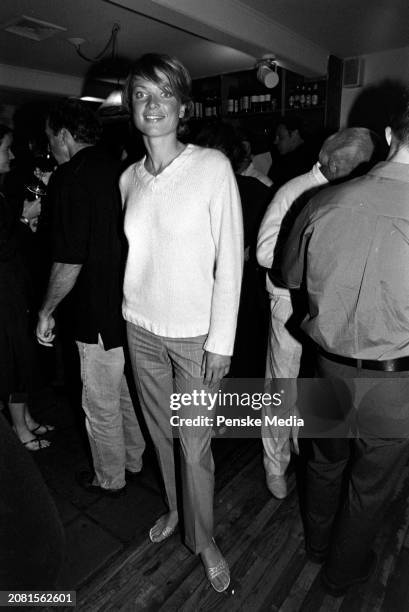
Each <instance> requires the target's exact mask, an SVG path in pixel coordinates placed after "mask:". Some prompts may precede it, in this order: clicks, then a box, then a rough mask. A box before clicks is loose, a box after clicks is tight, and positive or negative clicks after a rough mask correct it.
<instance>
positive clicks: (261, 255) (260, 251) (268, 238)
mask: <svg viewBox="0 0 409 612" xmlns="http://www.w3.org/2000/svg"><path fill="white" fill-rule="evenodd" d="M291 203H292V200H290V199H289V197H288V194H287V190H286V189H285V187H284V188H283V187H282V188H281V189H280V190H279V191H278V192H277V193H276V195H275V196H274V198H273V199H272V201H271V202H270V204H269V206H268V208H267V210H266V213H265V215H264V217H263V220H262V222H261V225H260V229H259V232H258V238H257V261H258V263H259V264H260V266H262V267H263V268H271V266H272V263H273V259H274V251H275V248H276V244H277V238H278V234H279V233H280V227H281V223H282V220H283V219H284V216H285V214H286V212H287V211H288V209H289V208H290V206H291Z"/></svg>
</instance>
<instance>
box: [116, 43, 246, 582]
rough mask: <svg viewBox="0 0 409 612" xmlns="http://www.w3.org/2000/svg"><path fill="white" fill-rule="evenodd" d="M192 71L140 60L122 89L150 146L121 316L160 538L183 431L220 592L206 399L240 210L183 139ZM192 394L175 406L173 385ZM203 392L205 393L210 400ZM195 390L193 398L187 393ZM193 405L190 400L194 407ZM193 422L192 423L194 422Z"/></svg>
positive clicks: (230, 179) (225, 336)
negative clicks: (152, 460) (155, 473)
mask: <svg viewBox="0 0 409 612" xmlns="http://www.w3.org/2000/svg"><path fill="white" fill-rule="evenodd" d="M190 86H191V79H190V76H189V73H188V72H187V70H186V69H185V67H184V66H183V65H182V64H181V63H180V62H179V61H178V60H176V59H175V58H171V57H169V56H166V55H157V54H148V55H144V56H142V57H141V58H140V59H139V60H138V61H137V62H136V64H135V66H134V67H133V70H132V71H131V74H130V76H129V77H128V81H127V84H126V86H125V92H124V97H125V100H126V103H127V104H128V107H129V109H130V111H131V113H132V116H133V121H134V123H135V126H136V127H137V129H138V130H140V132H141V133H142V136H143V139H144V143H145V147H146V151H147V154H146V156H145V157H144V158H143V159H142V160H141V161H139V162H137V163H136V164H133V165H132V166H130V167H129V168H128V169H127V170H126V171H125V172H124V174H123V175H122V177H121V181H120V188H121V193H122V199H123V204H124V208H125V233H126V236H127V239H128V243H129V252H128V259H127V264H126V271H125V283H124V301H123V314H124V317H125V319H126V321H127V330H128V340H129V348H130V354H131V360H132V366H133V371H134V375H135V380H136V384H137V388H138V393H139V399H140V402H141V405H142V409H143V412H144V416H145V419H146V422H147V425H148V427H149V430H150V433H151V436H152V440H153V442H154V444H155V447H156V451H157V455H158V460H159V465H160V468H161V471H162V476H163V480H164V484H165V489H166V495H167V503H168V507H169V512H168V513H166V514H165V515H163V516H161V517H160V518H159V519H158V520H157V521H156V523H155V525H154V526H153V527H152V529H151V530H150V533H149V536H150V539H151V540H152V542H162V541H163V540H165V539H166V538H168V537H169V536H171V535H172V534H173V532H174V531H175V529H176V526H177V523H178V507H177V498H176V484H175V463H174V454H173V439H172V436H177V437H179V438H180V448H181V451H182V452H181V475H182V497H183V518H184V526H185V542H186V544H187V546H188V547H189V548H190V549H191V550H192V551H193V552H195V553H196V554H200V555H201V558H202V561H203V564H204V566H205V570H206V575H207V577H208V579H209V581H210V583H211V584H212V586H213V588H214V589H215V590H216V591H219V592H221V591H224V590H226V589H227V588H228V586H229V582H230V575H229V568H228V565H227V562H226V561H225V559H224V558H223V556H222V554H221V552H220V550H219V549H218V547H217V546H216V544H215V542H214V539H213V489H214V464H213V458H212V453H211V448H210V442H211V432H212V418H213V416H214V414H213V413H214V411H210V410H209V408H210V406H209V405H207V404H206V402H203V401H199V395H198V394H200V392H201V391H205V392H212V391H213V392H214V391H215V390H217V389H218V386H219V383H220V381H221V379H222V378H223V376H225V375H226V374H227V372H228V370H229V366H230V358H231V355H232V352H233V344H234V336H235V329H236V319H237V311H238V305H239V297H240V285H241V275H242V257H243V229H242V217H241V206H240V199H239V195H238V190H237V185H236V181H235V178H234V175H233V172H232V169H231V166H230V163H229V161H228V160H227V158H226V157H225V156H224V155H223V154H222V153H220V152H219V151H214V150H211V149H203V148H201V147H197V146H194V145H191V144H188V145H185V144H183V143H182V142H181V141H180V140H178V129H179V127H180V123H181V122H182V123H183V121H184V120H186V119H187V118H188V116H189V112H190V108H191V98H190ZM175 392H176V393H179V394H180V393H185V394H187V395H186V396H184V397H185V400H184V402H183V403H184V404H185V405H183V406H181V409H180V410H178V412H176V411H174V410H172V408H173V409H174V408H175V407H176V405H177V404H178V403H177V402H175V401H173V402H172V398H173V399H175V396H174V395H172V394H174V393H175ZM203 397H204V395H203V394H201V395H200V400H203ZM186 398H187V399H186ZM189 398H190V405H186V404H188V403H189ZM198 416H199V417H200V416H202V417H203V419H201V420H200V419H199V420H196V421H195V423H196V426H193V425H189V421H187V422H186V420H184V419H193V418H195V417H198Z"/></svg>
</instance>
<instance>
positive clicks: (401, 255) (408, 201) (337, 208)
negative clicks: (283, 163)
mask: <svg viewBox="0 0 409 612" xmlns="http://www.w3.org/2000/svg"><path fill="white" fill-rule="evenodd" d="M282 275H283V279H284V281H285V282H286V284H287V286H288V287H290V288H298V287H300V286H301V284H302V283H303V279H305V283H306V290H307V293H308V302H309V314H308V316H307V317H306V318H305V320H304V321H303V324H302V328H303V329H304V331H305V332H306V333H307V334H308V335H309V336H310V337H311V338H312V339H313V340H314V341H315V342H316V343H317V344H318V345H319V346H320V347H321V348H323V349H324V350H326V351H328V352H330V353H335V354H337V355H342V356H346V357H353V358H355V359H372V360H386V359H395V358H398V357H406V356H409V165H407V164H400V163H396V162H382V163H380V164H378V165H377V166H375V167H374V168H373V169H372V170H371V171H370V172H369V173H368V174H367V175H366V176H364V177H361V178H359V179H355V180H352V181H348V182H347V183H343V184H342V185H338V186H335V187H329V188H327V189H324V190H323V191H322V192H320V193H319V194H318V195H316V196H315V197H314V198H313V199H312V201H311V202H310V203H309V204H308V206H307V207H306V208H305V209H304V210H303V211H302V212H301V214H300V216H299V217H298V219H297V221H296V223H295V225H294V227H293V230H292V232H291V235H290V238H289V241H288V242H287V245H286V246H285V248H284V252H283V270H282Z"/></svg>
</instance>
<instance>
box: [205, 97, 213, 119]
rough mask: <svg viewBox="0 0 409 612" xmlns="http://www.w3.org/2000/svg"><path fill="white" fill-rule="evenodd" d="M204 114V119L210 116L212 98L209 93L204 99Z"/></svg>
mask: <svg viewBox="0 0 409 612" xmlns="http://www.w3.org/2000/svg"><path fill="white" fill-rule="evenodd" d="M204 116H205V118H206V119H208V118H209V117H211V116H212V99H211V97H210V96H209V95H207V96H206V98H205V101H204Z"/></svg>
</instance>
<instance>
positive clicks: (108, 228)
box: [53, 147, 122, 348]
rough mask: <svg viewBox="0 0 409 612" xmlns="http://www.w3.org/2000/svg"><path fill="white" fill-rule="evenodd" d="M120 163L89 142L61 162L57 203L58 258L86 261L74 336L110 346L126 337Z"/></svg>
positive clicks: (77, 290)
mask: <svg viewBox="0 0 409 612" xmlns="http://www.w3.org/2000/svg"><path fill="white" fill-rule="evenodd" d="M118 170H119V166H118V163H117V162H116V160H114V159H113V158H112V157H111V156H110V155H109V154H108V153H107V152H106V151H105V150H104V149H99V148H98V147H86V148H84V149H82V150H80V151H79V152H78V153H77V154H75V155H74V156H73V157H72V159H71V160H70V161H69V162H67V163H66V164H64V165H63V166H61V168H60V169H59V170H58V172H59V175H58V176H57V179H58V182H59V184H58V185H57V187H58V189H55V193H56V199H55V203H54V255H53V258H54V261H59V262H62V263H68V264H81V265H82V268H81V272H80V274H79V277H78V280H77V282H76V285H75V287H74V295H73V297H74V300H75V308H74V310H75V312H74V313H73V314H74V318H75V336H76V339H77V340H81V341H82V342H96V341H97V339H98V338H97V336H98V333H101V336H102V338H103V340H104V344H105V345H106V347H107V348H109V347H111V346H119V345H120V344H121V343H122V340H121V337H122V333H121V331H120V329H121V327H122V323H121V314H120V307H121V295H122V270H121V265H122V224H121V205H120V196H119V188H118Z"/></svg>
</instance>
